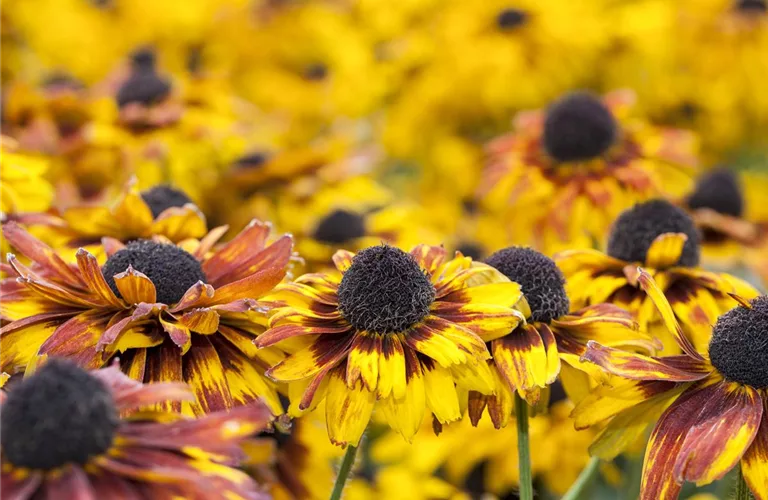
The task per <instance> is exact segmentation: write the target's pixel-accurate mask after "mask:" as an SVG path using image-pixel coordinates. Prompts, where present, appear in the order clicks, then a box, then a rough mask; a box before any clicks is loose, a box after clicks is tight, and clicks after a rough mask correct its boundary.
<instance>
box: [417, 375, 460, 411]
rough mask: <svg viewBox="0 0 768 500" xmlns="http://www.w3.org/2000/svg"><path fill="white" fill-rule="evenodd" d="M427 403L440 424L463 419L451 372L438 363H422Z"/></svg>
mask: <svg viewBox="0 0 768 500" xmlns="http://www.w3.org/2000/svg"><path fill="white" fill-rule="evenodd" d="M422 366H423V369H424V391H425V396H426V403H427V406H428V407H429V409H430V410H431V411H432V413H434V414H435V417H437V419H438V420H439V421H440V423H443V424H447V423H449V422H453V421H456V420H459V419H460V418H461V409H460V407H459V397H458V394H457V393H456V388H455V386H454V382H453V378H452V377H451V372H449V371H448V370H447V369H445V368H443V367H442V366H440V365H439V364H437V363H433V362H428V363H424V362H422Z"/></svg>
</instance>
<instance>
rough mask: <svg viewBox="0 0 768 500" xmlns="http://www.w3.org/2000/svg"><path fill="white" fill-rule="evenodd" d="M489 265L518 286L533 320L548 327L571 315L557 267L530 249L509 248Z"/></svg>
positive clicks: (561, 277) (488, 261) (548, 259)
mask: <svg viewBox="0 0 768 500" xmlns="http://www.w3.org/2000/svg"><path fill="white" fill-rule="evenodd" d="M485 262H486V264H488V265H489V266H491V267H494V268H496V269H497V270H499V271H500V272H501V273H502V274H503V275H504V276H506V277H507V278H509V279H510V280H512V281H514V282H515V283H518V284H519V285H520V287H521V289H522V291H523V294H524V295H525V298H526V300H527V301H528V305H529V306H530V307H531V319H532V320H533V321H540V322H543V323H549V322H550V321H552V320H553V319H556V318H559V317H560V316H563V315H565V314H568V310H569V308H570V302H569V301H568V295H566V293H565V286H564V285H565V278H564V277H563V273H562V272H561V271H560V268H558V267H557V264H555V262H554V261H553V260H552V259H550V258H549V257H547V256H546V255H544V254H541V253H539V252H537V251H536V250H533V249H531V248H525V247H509V248H505V249H503V250H499V251H498V252H496V253H494V254H493V255H491V256H490V257H488V259H486V261H485Z"/></svg>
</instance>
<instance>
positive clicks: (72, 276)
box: [3, 221, 84, 286]
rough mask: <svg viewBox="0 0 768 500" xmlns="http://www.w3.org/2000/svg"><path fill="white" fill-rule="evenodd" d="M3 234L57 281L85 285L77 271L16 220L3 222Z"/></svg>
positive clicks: (10, 242)
mask: <svg viewBox="0 0 768 500" xmlns="http://www.w3.org/2000/svg"><path fill="white" fill-rule="evenodd" d="M3 236H5V238H6V239H7V240H8V243H9V244H10V245H11V246H13V247H14V248H17V249H18V250H19V251H20V252H21V253H22V254H24V255H25V256H27V257H28V258H29V259H30V260H31V261H33V262H36V263H37V264H39V265H40V266H42V267H43V269H45V270H46V271H47V272H48V273H50V275H51V277H52V278H53V279H55V280H56V281H58V282H60V283H67V284H70V285H74V286H83V285H84V283H83V281H82V280H81V279H80V277H79V276H78V275H77V273H75V272H74V271H73V270H72V268H70V267H69V265H68V264H67V263H66V262H64V261H63V260H62V259H61V257H59V256H58V255H56V252H55V251H54V250H53V249H52V248H51V247H49V246H48V245H46V244H45V243H43V242H42V241H40V240H38V239H37V238H35V237H34V236H32V235H31V234H29V233H28V232H27V231H26V230H25V229H24V228H22V227H21V226H20V225H18V224H17V223H16V222H14V221H9V222H6V223H5V224H3Z"/></svg>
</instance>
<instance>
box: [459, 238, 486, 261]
mask: <svg viewBox="0 0 768 500" xmlns="http://www.w3.org/2000/svg"><path fill="white" fill-rule="evenodd" d="M456 250H458V251H459V252H461V254H462V255H463V256H464V257H472V260H480V259H482V258H483V256H484V255H485V249H484V248H483V247H482V246H481V245H480V244H478V243H475V242H473V241H464V242H462V243H459V244H458V245H456Z"/></svg>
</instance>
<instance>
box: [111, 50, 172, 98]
mask: <svg viewBox="0 0 768 500" xmlns="http://www.w3.org/2000/svg"><path fill="white" fill-rule="evenodd" d="M131 64H132V71H131V76H130V77H129V78H128V80H126V81H125V82H124V83H123V85H122V86H120V89H119V90H118V91H117V105H118V106H119V107H121V108H122V107H124V106H127V105H128V104H131V103H139V104H143V105H145V106H151V105H153V104H157V103H159V102H161V101H163V100H164V99H165V98H166V97H168V95H169V94H170V93H171V83H170V82H169V81H168V80H167V79H165V78H162V77H160V76H159V75H158V74H157V72H156V71H155V55H154V53H152V52H151V51H149V50H140V51H138V52H137V53H135V54H134V55H133V59H132V61H131Z"/></svg>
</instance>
